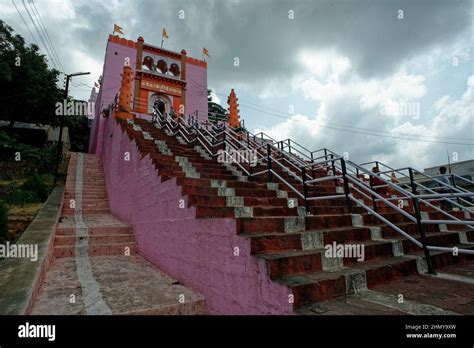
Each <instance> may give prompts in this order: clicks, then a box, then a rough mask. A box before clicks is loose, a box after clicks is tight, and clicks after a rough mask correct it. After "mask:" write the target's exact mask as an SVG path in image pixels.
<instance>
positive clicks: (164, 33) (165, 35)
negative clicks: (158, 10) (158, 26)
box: [161, 28, 170, 39]
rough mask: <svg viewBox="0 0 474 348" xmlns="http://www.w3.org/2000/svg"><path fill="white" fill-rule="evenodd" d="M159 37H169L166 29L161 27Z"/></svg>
mask: <svg viewBox="0 0 474 348" xmlns="http://www.w3.org/2000/svg"><path fill="white" fill-rule="evenodd" d="M161 37H162V38H164V39H169V38H170V37H169V36H168V33H167V32H166V29H165V28H163V33H162V34H161Z"/></svg>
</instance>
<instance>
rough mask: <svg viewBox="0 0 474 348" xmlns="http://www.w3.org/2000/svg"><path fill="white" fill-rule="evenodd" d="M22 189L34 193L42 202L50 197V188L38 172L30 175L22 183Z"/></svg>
mask: <svg viewBox="0 0 474 348" xmlns="http://www.w3.org/2000/svg"><path fill="white" fill-rule="evenodd" d="M21 190H22V191H30V192H32V193H34V194H35V195H36V196H37V197H38V198H39V200H40V201H41V202H44V201H46V199H48V188H47V187H46V184H45V182H44V179H43V177H41V176H39V175H38V174H36V175H33V176H31V177H29V178H28V179H27V180H26V182H25V183H24V184H23V185H21Z"/></svg>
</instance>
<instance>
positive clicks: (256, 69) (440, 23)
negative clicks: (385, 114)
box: [57, 0, 471, 86]
mask: <svg viewBox="0 0 474 348" xmlns="http://www.w3.org/2000/svg"><path fill="white" fill-rule="evenodd" d="M74 5H75V11H76V17H77V19H78V20H83V19H86V20H87V22H88V26H87V27H82V26H81V27H80V28H76V29H73V30H72V32H71V31H70V30H65V31H64V34H63V35H68V36H69V37H71V38H74V40H65V39H64V38H62V39H61V41H62V42H66V41H67V42H68V43H69V45H71V46H72V45H77V46H78V47H80V48H81V49H83V50H85V49H88V50H89V52H90V54H91V55H92V56H93V57H94V58H95V59H97V60H98V61H101V60H102V59H103V54H104V46H105V40H106V37H107V34H108V33H110V31H111V28H112V26H113V23H117V24H120V25H121V26H122V27H123V28H124V31H125V34H126V37H127V38H130V39H134V40H135V39H136V38H137V37H138V36H139V35H142V36H144V38H145V41H147V42H150V43H155V44H158V45H159V44H160V41H161V28H162V27H166V29H167V31H168V32H169V33H170V39H169V40H168V41H167V42H166V43H165V46H166V47H168V48H172V49H175V50H180V49H181V48H186V49H187V50H188V52H189V53H190V54H191V55H193V56H196V57H199V58H200V57H201V50H202V47H203V46H205V47H207V48H208V49H209V50H210V52H211V55H212V58H211V59H210V69H209V80H210V81H211V83H212V84H213V85H215V86H219V85H226V86H228V85H229V84H232V83H246V84H255V85H260V84H264V83H265V81H268V80H269V79H270V78H280V79H287V78H291V77H292V76H294V75H295V74H297V73H298V72H300V71H301V69H302V66H301V64H299V63H298V61H297V54H298V52H300V51H301V50H324V49H335V50H337V51H338V52H339V53H340V54H342V55H345V56H347V57H349V59H350V60H351V63H352V66H353V67H354V68H355V69H356V70H357V71H358V72H359V74H360V75H361V76H362V77H374V76H386V75H389V74H390V73H392V72H393V71H394V70H395V69H396V68H397V67H398V66H399V64H400V63H402V62H403V61H404V60H405V59H408V58H410V57H412V56H413V55H415V54H418V53H423V52H425V51H427V50H428V49H429V48H430V47H432V46H433V45H435V44H438V45H443V43H447V42H449V41H451V40H454V38H455V37H457V36H458V35H460V34H462V33H463V32H465V31H466V30H468V29H469V25H470V15H469V13H470V10H471V8H470V6H471V4H470V2H469V1H441V0H438V1H423V0H419V1H412V0H407V1H388V0H387V1H369V0H365V1H319V0H318V1H316V0H313V1H304V0H295V1H287V0H259V1H254V0H245V1H217V0H199V1H189V0H186V1H183V0H177V1H168V0H163V1H156V0H155V1H121V2H119V3H118V5H113V6H110V4H108V3H105V2H104V3H101V2H74ZM399 9H401V10H403V15H404V19H402V20H399V19H398V18H397V14H398V13H397V11H398V10H399ZM180 10H183V11H184V15H185V18H184V19H180V18H179V17H178V15H179V11H180ZM290 10H294V13H295V18H294V19H292V20H291V19H289V18H288V11H290ZM57 35H61V33H58V34H57ZM234 57H238V58H239V59H240V67H238V68H236V67H234V65H233V63H234Z"/></svg>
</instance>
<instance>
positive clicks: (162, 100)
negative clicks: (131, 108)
mask: <svg viewBox="0 0 474 348" xmlns="http://www.w3.org/2000/svg"><path fill="white" fill-rule="evenodd" d="M172 105H173V104H172V100H171V99H170V98H169V97H168V96H167V95H164V94H161V93H153V94H151V95H150V97H149V99H148V113H150V114H151V113H153V107H154V106H156V107H157V109H158V110H159V111H160V112H161V113H162V114H165V113H169V112H171V106H172Z"/></svg>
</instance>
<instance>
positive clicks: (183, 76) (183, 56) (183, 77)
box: [178, 49, 188, 115]
mask: <svg viewBox="0 0 474 348" xmlns="http://www.w3.org/2000/svg"><path fill="white" fill-rule="evenodd" d="M187 58H188V56H187V53H186V50H184V49H182V50H181V80H183V81H185V82H186V60H187ZM181 105H183V115H185V114H186V84H185V85H183V86H182V87H181ZM178 114H179V112H178Z"/></svg>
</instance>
